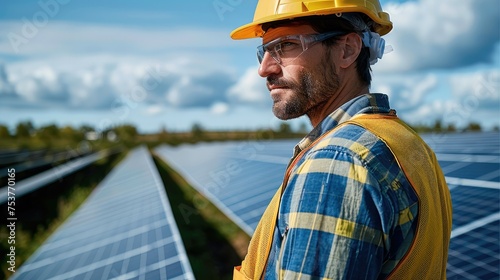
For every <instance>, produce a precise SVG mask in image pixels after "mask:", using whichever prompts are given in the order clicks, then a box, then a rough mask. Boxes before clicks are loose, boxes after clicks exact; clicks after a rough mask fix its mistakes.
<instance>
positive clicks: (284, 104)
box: [267, 55, 340, 120]
mask: <svg viewBox="0 0 500 280" xmlns="http://www.w3.org/2000/svg"><path fill="white" fill-rule="evenodd" d="M329 61H331V60H330V59H329V55H327V59H325V60H322V62H321V64H320V65H319V67H315V68H314V69H312V70H309V69H302V70H301V71H300V72H299V73H298V75H299V76H298V82H295V81H292V80H287V79H284V78H279V77H276V76H269V77H267V84H268V86H269V85H274V86H279V87H283V88H284V89H286V91H287V94H280V95H278V96H273V101H274V104H273V113H274V115H275V116H276V117H277V118H279V119H281V120H289V119H294V118H298V117H300V116H303V115H305V114H308V113H310V112H311V111H313V110H315V109H317V108H319V107H320V105H321V104H324V103H325V102H326V101H328V100H329V99H330V98H331V97H332V95H333V94H334V93H335V92H336V91H337V89H338V88H339V83H340V81H339V76H338V74H337V72H336V71H335V65H334V64H333V63H329Z"/></svg>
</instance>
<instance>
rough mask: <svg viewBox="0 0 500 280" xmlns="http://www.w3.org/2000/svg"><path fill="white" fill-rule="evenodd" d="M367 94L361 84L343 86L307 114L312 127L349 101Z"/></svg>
mask: <svg viewBox="0 0 500 280" xmlns="http://www.w3.org/2000/svg"><path fill="white" fill-rule="evenodd" d="M367 93H369V89H368V87H367V86H365V85H361V83H359V82H358V83H350V84H344V86H343V87H340V88H339V89H338V90H337V92H336V93H334V94H332V96H331V98H330V99H328V100H327V101H325V102H324V103H322V104H320V105H319V106H317V107H316V108H314V109H313V110H311V111H309V112H308V113H307V116H308V117H309V120H310V121H311V124H312V126H313V127H316V126H317V125H318V124H319V123H320V122H321V121H322V120H323V119H325V118H326V117H327V116H328V115H330V114H331V113H333V112H334V111H335V110H337V109H338V108H339V107H340V106H342V105H343V104H345V103H346V102H348V101H349V100H351V99H353V98H355V97H358V96H360V95H363V94H367Z"/></svg>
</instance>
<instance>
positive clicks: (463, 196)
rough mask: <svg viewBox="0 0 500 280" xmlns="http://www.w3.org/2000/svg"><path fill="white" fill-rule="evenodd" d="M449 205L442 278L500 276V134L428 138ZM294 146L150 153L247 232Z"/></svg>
mask: <svg viewBox="0 0 500 280" xmlns="http://www.w3.org/2000/svg"><path fill="white" fill-rule="evenodd" d="M423 138H424V140H425V141H426V142H427V143H428V144H429V145H430V146H431V147H432V148H433V149H434V151H435V152H436V155H437V158H438V161H439V163H440V165H441V166H442V168H443V171H444V174H445V176H446V181H447V182H448V185H449V188H450V191H451V196H452V202H453V228H452V238H451V242H450V250H449V258H448V272H447V275H448V279H499V278H500V272H499V268H500V240H499V239H500V134H499V133H498V132H495V133H493V132H492V133H460V134H427V135H424V136H423ZM296 143H297V140H279V141H246V142H227V143H208V144H207V143H204V144H197V145H181V146H179V147H169V146H166V145H163V146H160V147H158V148H157V149H156V150H155V152H156V153H157V154H158V155H159V156H160V157H161V158H163V159H164V160H165V161H166V162H168V163H169V164H170V165H171V166H172V167H173V168H175V169H176V170H177V171H178V172H179V173H181V175H182V176H184V178H185V179H186V180H188V181H189V182H190V184H191V185H192V186H193V187H195V188H196V189H198V190H199V191H200V192H201V193H203V194H204V195H205V196H207V197H208V198H209V199H211V200H212V202H213V203H214V204H216V205H217V206H218V207H219V208H220V209H221V210H222V211H223V212H225V213H226V215H228V216H229V217H230V218H232V219H233V220H234V221H235V222H236V223H237V224H239V225H240V227H241V228H243V229H244V230H245V231H246V232H247V233H249V234H252V233H253V230H254V229H255V227H256V226H257V223H258V221H259V219H260V217H261V215H262V213H263V212H264V210H265V207H266V206H267V204H268V203H269V201H270V200H271V197H272V195H273V194H274V193H275V191H276V189H277V187H278V186H279V184H280V183H281V180H282V178H283V174H284V172H285V168H286V164H287V163H288V161H289V157H290V156H291V155H292V149H293V146H294V145H295V144H296Z"/></svg>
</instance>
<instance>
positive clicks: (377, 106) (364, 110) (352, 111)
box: [294, 93, 391, 155]
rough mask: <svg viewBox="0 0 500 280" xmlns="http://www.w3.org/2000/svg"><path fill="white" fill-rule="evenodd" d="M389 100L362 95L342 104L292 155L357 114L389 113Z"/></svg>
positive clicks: (305, 138)
mask: <svg viewBox="0 0 500 280" xmlns="http://www.w3.org/2000/svg"><path fill="white" fill-rule="evenodd" d="M390 111H391V109H390V107H389V98H388V97H387V95H385V94H381V93H369V94H363V95H360V96H358V97H356V98H353V99H351V100H350V101H348V102H347V103H344V104H343V105H342V106H340V107H339V108H338V109H337V110H335V111H333V112H332V113H331V114H330V115H328V116H327V117H326V118H325V119H323V120H322V121H321V123H319V124H318V125H317V126H316V127H315V128H313V130H311V132H310V133H309V134H308V135H307V136H306V137H304V138H303V139H302V140H301V141H300V142H299V143H298V144H297V145H296V146H295V151H294V155H297V154H298V153H300V151H302V150H303V149H305V148H307V147H308V146H309V145H311V143H312V142H314V141H315V140H316V139H317V138H318V137H320V136H321V135H323V134H324V133H326V132H327V131H330V130H331V129H333V128H334V127H336V126H337V125H339V124H341V123H343V122H345V121H347V120H349V119H351V118H352V117H353V116H355V115H357V114H375V113H382V114H383V113H389V112H390Z"/></svg>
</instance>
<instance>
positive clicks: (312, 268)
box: [265, 94, 418, 279]
mask: <svg viewBox="0 0 500 280" xmlns="http://www.w3.org/2000/svg"><path fill="white" fill-rule="evenodd" d="M389 111H390V108H389V102H388V98H387V96H386V95H383V94H367V95H363V96H360V97H357V98H355V99H353V100H351V101H349V102H348V103H346V104H344V105H343V106H341V107H340V108H339V109H337V110H336V111H335V112H333V113H332V114H331V115H329V116H328V117H327V118H326V119H324V120H323V121H322V122H321V123H320V124H319V125H318V126H317V127H316V128H314V129H313V130H312V131H311V133H309V135H307V136H306V137H305V138H304V139H303V140H302V141H300V143H299V144H298V145H297V146H296V147H295V155H297V154H298V153H299V152H300V151H301V150H303V149H305V148H306V147H308V146H309V145H311V143H312V142H313V141H314V140H315V139H317V138H318V137H319V136H320V135H322V134H324V133H326V132H327V131H329V130H331V129H332V128H334V127H335V126H337V125H338V124H340V123H342V122H344V121H346V120H349V119H350V118H352V117H353V116H354V115H356V114H360V113H364V114H369V113H389ZM315 145H316V146H315V147H313V148H312V149H310V150H309V151H308V152H306V154H305V155H304V156H303V157H302V158H301V159H300V160H299V161H298V162H297V164H296V165H295V167H294V168H293V169H292V172H291V175H290V178H289V180H288V184H287V186H286V189H285V191H284V193H283V196H282V199H281V205H280V212H279V216H278V222H277V228H276V230H275V234H274V238H273V244H272V248H271V252H270V256H269V260H268V263H267V268H266V272H265V278H266V279H383V278H385V277H386V276H388V275H389V273H390V272H391V271H392V270H393V269H394V267H395V266H396V265H397V263H398V261H399V260H401V258H402V257H403V255H404V254H405V252H406V251H407V250H408V248H409V246H410V245H411V242H412V239H413V235H414V232H415V227H416V225H417V223H416V221H417V210H418V203H417V196H416V194H415V192H414V191H413V189H412V188H411V186H410V184H409V182H408V181H407V180H406V177H405V175H404V173H403V171H402V170H401V169H400V167H399V166H398V164H397V162H396V160H395V158H394V156H393V155H392V153H391V152H390V150H389V149H388V147H387V146H386V144H384V142H382V141H381V140H380V139H379V138H377V137H376V136H375V135H373V134H372V133H371V132H369V131H367V130H365V129H364V128H361V127H359V126H356V125H346V126H344V127H343V128H341V129H339V130H337V131H336V132H334V133H333V134H331V135H329V136H327V137H326V138H324V139H322V140H321V141H320V142H319V143H317V144H315Z"/></svg>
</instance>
